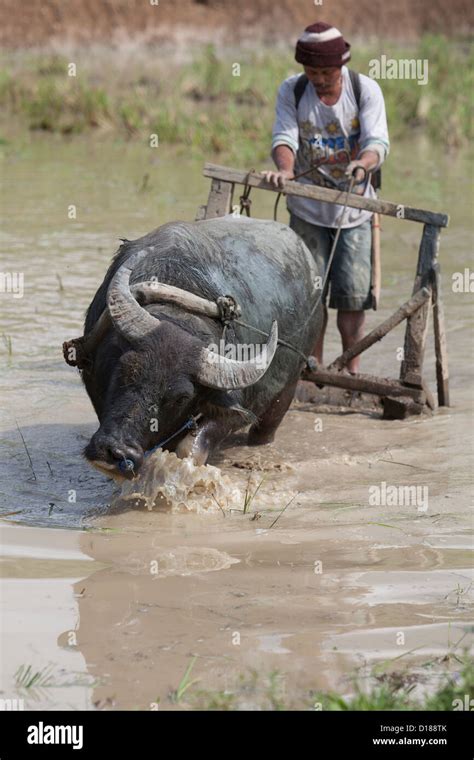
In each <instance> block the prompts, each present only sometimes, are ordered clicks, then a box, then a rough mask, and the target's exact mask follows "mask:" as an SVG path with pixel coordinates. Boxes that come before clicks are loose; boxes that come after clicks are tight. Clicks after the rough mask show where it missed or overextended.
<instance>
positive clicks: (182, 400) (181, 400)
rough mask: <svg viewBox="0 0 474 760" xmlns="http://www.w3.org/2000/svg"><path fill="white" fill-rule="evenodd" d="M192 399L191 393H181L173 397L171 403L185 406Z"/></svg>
mask: <svg viewBox="0 0 474 760" xmlns="http://www.w3.org/2000/svg"><path fill="white" fill-rule="evenodd" d="M189 401H191V395H190V394H189V393H181V394H180V395H179V396H175V397H174V398H173V399H171V403H172V404H173V405H174V406H185V405H186V404H187V403H189Z"/></svg>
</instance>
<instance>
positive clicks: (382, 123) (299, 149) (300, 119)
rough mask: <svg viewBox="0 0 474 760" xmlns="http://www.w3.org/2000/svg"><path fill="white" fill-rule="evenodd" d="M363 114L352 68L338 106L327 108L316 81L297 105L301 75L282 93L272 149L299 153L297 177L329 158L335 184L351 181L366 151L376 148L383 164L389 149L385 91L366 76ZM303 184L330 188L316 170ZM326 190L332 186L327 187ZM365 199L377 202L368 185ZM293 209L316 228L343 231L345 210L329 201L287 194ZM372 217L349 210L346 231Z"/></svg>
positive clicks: (290, 80)
mask: <svg viewBox="0 0 474 760" xmlns="http://www.w3.org/2000/svg"><path fill="white" fill-rule="evenodd" d="M359 76H360V88H361V94H360V111H359V110H358V107H357V101H356V98H355V94H354V91H353V88H352V83H351V79H350V75H349V71H348V69H347V66H343V67H342V77H343V79H342V92H341V95H340V97H339V100H338V101H337V103H335V104H334V105H333V106H327V105H325V103H323V102H322V100H320V99H319V97H318V95H317V93H316V90H315V88H314V86H313V85H312V84H311V82H308V84H307V85H306V88H305V91H304V93H303V96H302V98H301V100H300V102H299V105H298V112H297V111H296V107H295V94H294V88H295V85H296V81H297V79H298V77H299V74H295V75H293V76H291V77H288V79H285V81H284V82H283V84H282V85H281V86H280V89H279V91H278V98H277V104H276V118H275V123H274V125H273V137H272V150H273V149H274V148H275V147H276V146H277V145H288V146H289V147H290V148H291V149H292V150H293V152H294V153H295V156H296V159H295V170H294V171H295V175H296V174H300V173H301V172H305V171H307V170H308V169H310V168H311V166H312V165H314V164H316V163H319V162H320V161H321V160H322V159H325V163H324V164H322V165H321V171H322V172H324V173H325V174H327V175H329V177H330V178H331V179H332V181H333V183H336V184H338V183H339V184H340V186H341V187H342V186H343V183H345V181H346V179H347V178H346V177H345V175H344V172H345V169H346V167H347V164H348V163H350V161H353V160H355V159H356V158H357V157H358V156H359V155H360V152H361V150H362V149H364V148H366V147H368V146H370V149H371V150H376V151H377V152H378V153H379V157H380V160H381V161H383V159H384V158H385V156H386V155H387V154H388V151H389V139H388V130H387V118H386V115H385V103H384V99H383V94H382V90H381V89H380V87H379V85H378V84H377V82H375V81H374V80H373V79H370V78H369V77H366V76H364V75H363V74H360V75H359ZM298 182H304V183H309V184H314V183H316V184H324V181H323V180H322V179H321V175H320V173H319V172H317V171H312V172H311V173H310V174H307V175H306V176H305V177H301V178H300V179H298ZM326 186H328V187H329V186H331V185H329V184H327V185H326ZM364 196H365V197H366V198H375V190H374V189H373V187H372V185H371V184H370V182H367V184H366V188H365V192H364ZM287 204H288V209H289V210H290V211H292V212H293V213H294V214H296V216H299V217H300V218H301V219H304V220H305V221H307V222H310V223H311V224H316V225H321V226H322V227H337V226H338V224H339V221H340V217H341V213H342V210H343V206H339V205H336V204H333V203H323V202H321V201H315V200H312V199H311V198H300V197H298V196H295V195H289V196H287ZM371 216H372V212H371V211H365V210H363V209H355V208H347V209H346V211H345V213H344V220H343V224H342V227H343V228H346V227H357V226H358V225H359V224H362V223H363V222H365V221H366V220H367V219H370V217H371Z"/></svg>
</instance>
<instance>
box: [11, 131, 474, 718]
mask: <svg viewBox="0 0 474 760" xmlns="http://www.w3.org/2000/svg"><path fill="white" fill-rule="evenodd" d="M159 150H160V151H161V150H162V149H161V148H160V149H159ZM469 166H472V163H469V158H468V157H467V156H466V155H461V154H458V155H457V156H453V157H450V158H444V157H439V155H436V156H435V157H434V156H433V154H432V152H431V150H430V148H429V146H428V145H426V144H424V143H420V144H418V145H417V146H416V151H415V152H413V146H412V145H410V146H408V145H407V146H403V145H399V146H397V147H396V148H395V149H394V153H393V156H392V161H391V165H390V168H387V170H386V172H385V177H384V192H383V196H384V197H386V198H389V199H391V200H400V201H405V202H406V203H413V205H419V206H424V207H427V208H432V209H433V210H441V211H448V212H449V213H450V214H451V224H450V227H449V228H448V230H446V231H444V232H443V233H442V240H441V264H442V267H443V272H444V282H445V287H444V290H445V301H446V312H447V321H448V346H449V355H450V367H451V394H452V401H453V406H452V407H451V408H450V409H449V410H443V411H441V412H437V413H436V415H435V416H434V417H432V418H431V419H429V418H423V419H412V420H410V421H406V422H386V421H382V420H380V419H379V415H378V413H377V412H376V411H370V410H365V411H362V412H361V411H356V410H355V409H353V408H346V409H341V408H334V407H329V406H326V407H318V406H315V405H313V404H310V403H295V404H294V405H293V407H292V409H291V410H290V412H289V413H288V415H287V416H286V418H285V421H284V424H283V425H282V427H281V429H280V431H279V433H278V435H277V438H276V441H275V443H274V444H272V445H271V446H268V447H265V448H263V449H250V448H248V447H246V446H245V445H244V438H243V436H238V437H236V438H235V439H233V440H232V441H231V442H230V443H229V445H228V446H227V447H226V448H224V449H223V450H222V451H221V452H220V453H219V454H217V455H215V456H214V458H213V459H212V462H211V463H212V465H214V466H216V467H219V468H220V470H221V472H222V474H223V477H225V478H227V479H228V482H229V483H230V484H231V487H232V488H235V489H240V494H241V495H242V494H245V491H246V490H247V491H249V492H250V493H251V494H252V493H253V492H254V491H255V489H256V488H257V486H258V485H259V484H260V483H261V481H262V479H263V482H262V483H261V485H260V488H259V490H258V493H257V494H256V495H255V497H254V498H253V499H252V500H251V502H250V504H249V505H248V507H247V509H246V511H245V512H244V511H243V504H244V498H242V501H241V503H240V504H239V503H237V504H236V505H234V509H233V510H231V511H230V510H224V511H222V510H220V509H216V510H214V511H211V510H206V511H204V510H203V511H202V513H199V511H191V512H187V513H177V512H173V511H171V512H170V511H169V510H166V509H158V510H153V511H148V510H147V509H146V507H145V506H143V505H139V506H138V507H135V506H134V505H133V503H132V504H130V505H128V506H127V505H125V506H124V505H123V504H122V506H120V505H119V504H117V502H116V495H117V493H116V488H115V486H114V485H113V484H111V483H110V482H109V481H107V480H106V479H105V478H104V477H103V476H102V475H100V474H99V473H98V472H95V471H94V470H91V469H90V468H88V467H86V465H85V463H84V462H83V460H82V459H81V450H82V448H83V447H84V445H85V444H86V442H87V441H88V439H89V437H90V435H91V433H92V432H93V431H94V430H95V428H96V420H95V417H94V413H93V411H92V408H91V406H90V404H89V402H88V399H87V397H86V395H85V392H84V391H83V389H82V387H81V384H80V381H79V378H78V376H77V375H76V374H75V372H74V370H72V369H71V368H68V367H67V366H66V365H65V364H64V363H63V362H62V357H61V343H62V341H63V340H65V339H68V338H71V337H75V336H77V335H79V334H80V333H81V322H82V315H83V312H84V309H85V307H86V306H87V304H88V302H89V300H90V298H91V297H92V295H93V293H94V290H95V288H96V286H97V284H98V283H99V282H100V279H101V277H102V275H103V273H104V270H105V268H106V266H107V263H108V261H109V258H110V256H111V255H112V253H113V251H114V250H115V248H116V246H117V239H118V238H119V237H128V238H133V237H137V236H139V235H142V234H144V233H145V232H147V231H149V230H150V229H152V228H153V227H155V226H158V225H159V224H162V223H164V222H166V221H169V220H172V219H177V218H179V219H192V218H194V214H195V211H196V207H197V205H198V204H199V203H202V202H204V201H205V197H206V191H207V182H206V181H205V180H204V179H203V178H202V177H201V176H200V168H201V167H200V164H198V163H193V162H190V161H187V160H185V159H183V157H178V158H176V157H175V158H171V157H170V156H169V155H165V153H164V152H163V151H162V152H157V151H154V152H153V153H152V154H151V155H150V151H149V150H148V149H146V148H143V147H142V146H140V145H138V144H136V143H135V144H125V145H124V144H122V143H120V144H114V143H112V142H107V141H106V142H103V143H100V142H97V143H95V142H91V141H88V142H86V141H81V140H80V139H74V141H73V142H71V143H70V144H68V143H66V142H63V141H58V142H56V141H54V140H52V139H35V140H33V141H32V142H30V143H26V144H25V145H24V146H22V147H21V148H18V149H15V150H13V149H8V150H7V151H6V155H5V157H4V160H3V180H4V181H3V184H2V191H1V192H2V196H1V211H2V231H1V233H0V236H1V237H0V243H1V249H2V269H3V271H12V272H23V273H24V278H25V279H24V297H23V298H14V297H13V294H12V293H10V294H2V295H1V299H0V319H1V324H2V327H1V332H2V333H3V335H4V336H5V337H3V336H0V357H1V373H0V388H1V414H2V419H1V428H0V441H1V451H2V456H1V458H0V474H1V485H0V509H1V513H2V516H3V519H2V521H1V532H2V552H3V554H2V561H1V569H2V575H3V580H2V606H3V615H2V646H1V690H2V692H3V693H2V694H0V696H2V697H12V698H13V697H15V696H21V697H22V698H24V699H25V707H26V708H27V709H38V708H44V707H46V708H48V707H49V708H53V707H64V708H67V709H73V708H90V709H93V708H94V707H99V708H103V709H113V708H114V707H115V708H125V709H129V708H140V709H150V705H152V704H159V708H160V709H176V708H177V709H180V708H181V707H186V706H187V705H188V703H194V702H193V700H195V699H196V698H197V697H196V693H197V691H198V690H204V691H213V692H214V691H216V690H218V691H220V692H223V691H226V690H227V691H230V692H233V691H234V692H235V691H236V690H237V691H239V689H240V691H239V700H238V704H240V705H241V706H250V707H255V706H258V705H262V704H263V705H265V704H267V703H268V698H267V697H266V696H265V688H266V687H265V684H268V677H269V674H270V673H271V672H272V671H274V670H278V671H279V673H280V674H282V675H281V681H280V684H279V688H280V690H282V691H283V695H282V700H283V702H284V704H285V705H287V706H296V705H302V704H304V703H305V700H306V701H307V702H308V703H310V702H311V700H310V696H309V695H310V691H311V690H314V689H328V688H336V689H338V690H339V691H342V692H348V691H350V685H349V683H348V681H347V677H348V674H350V673H351V672H353V670H354V668H356V667H364V668H368V669H369V670H370V668H371V667H373V666H374V665H375V664H379V665H380V663H382V662H385V661H386V660H390V659H393V658H398V659H397V660H395V661H394V666H397V667H400V668H402V667H405V668H407V669H408V670H409V671H410V672H412V673H413V672H415V673H419V674H420V682H421V687H420V688H425V687H427V688H433V686H434V685H435V683H436V678H437V674H439V671H440V669H441V666H439V667H438V665H437V663H439V660H440V659H441V658H442V657H443V656H444V655H445V654H446V653H447V652H449V651H453V650H454V651H461V650H462V648H463V647H464V646H465V645H470V642H469V640H468V635H469V634H468V633H467V630H466V627H467V626H468V624H472V611H471V610H470V607H469V589H470V582H471V577H472V574H471V567H472V556H471V533H470V529H471V522H470V512H469V510H470V507H471V501H472V498H471V496H472V477H471V472H472V461H473V460H472V453H473V452H472V432H471V431H472V400H473V399H472V374H473V373H472V348H473V337H472V335H473V333H472V295H471V294H469V293H460V294H456V293H453V292H452V289H451V287H450V283H451V274H452V273H453V272H462V271H464V268H465V267H469V266H470V261H469V257H470V255H471V251H472V232H471V204H470V202H469V200H470V189H469V179H468V178H469V176H470V171H469ZM146 175H149V179H148V180H147V179H145V180H144V177H145V176H146ZM72 205H74V206H75V208H76V218H69V217H68V210H69V212H70V209H69V207H70V206H72ZM271 207H272V201H271V200H270V198H265V197H264V196H263V194H262V197H261V198H260V197H259V196H258V195H257V194H255V200H254V208H253V212H254V215H262V216H269V215H270V214H271ZM69 216H71V213H69ZM280 218H281V219H282V220H283V219H284V211H283V209H282V210H281V211H280ZM420 233H421V227H420V226H419V225H417V224H415V223H409V222H403V221H396V220H385V221H384V223H383V261H384V264H383V266H384V271H383V301H382V307H381V309H380V312H379V313H378V314H370V315H369V327H370V326H371V325H375V324H376V323H377V322H378V321H379V320H380V321H381V320H382V319H383V318H385V317H387V316H388V315H389V314H390V313H391V311H392V310H394V308H396V306H397V305H399V303H400V302H401V301H402V300H405V297H407V296H408V295H409V293H410V292H411V287H412V281H413V276H414V269H415V261H416V254H417V247H418V242H419V237H420ZM401 345H403V330H402V329H398V330H396V331H394V332H393V333H391V334H390V335H389V336H387V338H385V339H384V341H383V342H382V343H381V344H380V345H378V346H376V347H374V348H373V349H371V350H370V352H369V353H368V354H367V355H366V357H365V358H364V365H363V366H364V368H365V370H366V371H368V372H373V373H381V374H384V375H387V376H389V375H395V376H396V374H397V373H398V371H399V360H398V358H397V349H398V348H399V347H400V346H401ZM9 346H11V350H10V349H9ZM338 349H339V344H338V337H337V332H336V330H335V327H334V319H332V324H331V327H330V331H329V335H328V340H327V349H326V350H327V358H328V359H329V358H330V357H332V356H335V355H336V353H337V352H338ZM433 366H434V361H433V350H432V341H431V340H430V341H429V345H428V349H427V356H426V371H427V376H428V379H429V381H430V382H431V384H432V385H433V381H434V372H433ZM20 432H21V435H20ZM21 436H23V440H22V437H21ZM23 441H24V442H23ZM26 449H27V450H28V454H27V451H26ZM249 479H250V485H249ZM382 483H386V484H387V486H396V487H397V488H398V487H409V486H415V487H418V489H419V490H418V492H416V493H417V494H418V496H419V498H418V500H417V501H416V503H411V502H406V501H405V502H403V500H401V499H398V504H397V505H391V503H390V500H389V499H388V500H387V503H386V504H385V505H384V504H380V503H379V504H377V503H374V500H373V489H374V486H379V487H380V489H382V486H381V484H382ZM371 489H372V490H371ZM426 489H427V490H426ZM380 493H382V491H380ZM238 501H239V499H237V502H238ZM285 507H286V509H285ZM283 510H284V511H283ZM279 515H280V516H279ZM277 518H278V519H277ZM275 520H276V522H275ZM400 634H403V635H402V636H400ZM463 637H464V638H463ZM461 639H462V641H461V643H459V644H458V642H459V641H460V640H461ZM456 644H458V648H457V649H455V648H456ZM194 657H196V658H197V659H196V660H193V658H194ZM426 661H434V662H435V665H434V666H433V667H432V668H431V669H429V673H428V675H427V669H426V668H422V667H421V666H422V665H423V663H426ZM192 662H194V665H193V669H192V673H191V680H194V679H197V683H195V684H193V686H192V687H191V688H190V689H188V691H186V694H185V696H183V697H182V699H180V700H179V701H178V702H177V703H175V702H173V701H172V699H171V698H170V694H171V693H172V692H173V691H174V690H176V689H177V687H178V685H179V683H180V681H181V679H182V677H183V675H184V673H185V670H186V668H187V666H188V665H189V664H190V663H192ZM28 665H31V668H32V669H33V671H34V672H41V673H43V674H44V675H45V676H46V678H45V679H44V680H45V681H46V682H45V683H41V681H40V682H39V686H37V687H36V688H35V689H26V690H25V689H23V690H22V689H21V688H19V687H20V684H19V681H20V680H21V679H20V678H19V676H18V668H19V667H21V666H28ZM48 667H49V670H45V669H47V668H48ZM386 667H391V665H387V666H386ZM251 669H253V670H255V671H257V673H258V683H257V686H255V687H253V688H248V687H245V688H243V687H242V686H240V687H239V685H238V684H239V676H240V675H241V674H242V675H244V677H248V674H249V673H250V671H251ZM48 676H49V679H48ZM266 679H267V680H266ZM199 699H200V700H201V702H202V703H203V704H208V703H209V702H210V697H209V696H201V697H199ZM265 700H267V702H266V701H265Z"/></svg>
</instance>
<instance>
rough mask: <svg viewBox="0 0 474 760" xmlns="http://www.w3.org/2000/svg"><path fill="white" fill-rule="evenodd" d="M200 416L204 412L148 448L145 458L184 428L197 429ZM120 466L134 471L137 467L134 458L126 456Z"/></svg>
mask: <svg viewBox="0 0 474 760" xmlns="http://www.w3.org/2000/svg"><path fill="white" fill-rule="evenodd" d="M200 417H202V413H199V414H196V415H195V416H194V417H190V418H189V419H188V420H186V422H185V423H184V425H181V427H180V428H179V430H177V431H176V432H175V433H173V434H172V435H169V436H168V438H165V439H164V440H163V441H160V442H159V443H157V444H156V446H153V448H152V449H148V451H145V458H146V457H149V456H150V454H153V452H154V451H156V450H157V449H160V448H161V447H162V446H164V445H165V443H168V441H171V439H172V438H176V436H177V435H179V434H180V433H182V432H183V430H188V429H196V427H197V424H196V423H197V421H198V419H200ZM118 468H119V470H120V471H121V472H133V470H134V469H135V462H134V461H133V459H125V457H124V458H123V459H122V460H121V462H119V464H118Z"/></svg>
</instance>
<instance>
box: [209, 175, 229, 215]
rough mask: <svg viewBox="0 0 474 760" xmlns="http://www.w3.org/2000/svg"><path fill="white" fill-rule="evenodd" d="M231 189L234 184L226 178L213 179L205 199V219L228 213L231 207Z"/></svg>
mask: <svg viewBox="0 0 474 760" xmlns="http://www.w3.org/2000/svg"><path fill="white" fill-rule="evenodd" d="M233 191H234V185H233V184H232V183H230V182H228V181H227V180H223V181H221V180H219V179H213V180H212V182H211V190H210V192H209V198H208V200H207V207H206V216H205V219H213V218H215V217H216V216H225V215H226V214H229V213H230V210H231V207H232V194H233Z"/></svg>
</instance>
